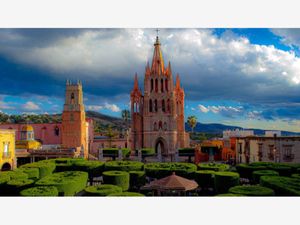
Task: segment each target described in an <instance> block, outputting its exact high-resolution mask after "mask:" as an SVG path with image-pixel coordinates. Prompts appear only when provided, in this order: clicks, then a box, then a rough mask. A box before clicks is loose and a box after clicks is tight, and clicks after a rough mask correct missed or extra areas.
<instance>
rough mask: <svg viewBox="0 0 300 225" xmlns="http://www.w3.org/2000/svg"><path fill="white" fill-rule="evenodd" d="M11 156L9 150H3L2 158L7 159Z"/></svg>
mask: <svg viewBox="0 0 300 225" xmlns="http://www.w3.org/2000/svg"><path fill="white" fill-rule="evenodd" d="M9 158H11V152H3V154H2V159H9Z"/></svg>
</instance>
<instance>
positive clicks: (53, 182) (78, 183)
mask: <svg viewBox="0 0 300 225" xmlns="http://www.w3.org/2000/svg"><path fill="white" fill-rule="evenodd" d="M87 180H88V173H86V172H82V171H65V172H59V173H53V174H52V175H50V176H47V177H44V178H42V179H41V180H39V181H37V182H36V185H40V186H55V187H56V188H57V190H58V192H59V194H60V195H64V196H73V195H75V194H76V193H78V192H80V191H82V190H83V189H84V188H85V187H86V183H87Z"/></svg>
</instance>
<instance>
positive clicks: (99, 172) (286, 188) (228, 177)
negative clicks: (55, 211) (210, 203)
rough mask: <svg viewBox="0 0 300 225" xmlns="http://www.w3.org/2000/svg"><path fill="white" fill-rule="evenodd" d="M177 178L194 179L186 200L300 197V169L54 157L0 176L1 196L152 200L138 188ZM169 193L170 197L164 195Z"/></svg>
mask: <svg viewBox="0 0 300 225" xmlns="http://www.w3.org/2000/svg"><path fill="white" fill-rule="evenodd" d="M174 173H175V174H176V175H177V176H181V177H183V178H186V179H189V180H194V181H196V182H197V184H198V188H196V189H195V190H193V191H192V192H188V193H187V195H190V196H299V195H300V164H287V163H270V162H259V163H250V164H239V165H237V166H236V167H230V166H229V165H226V164H218V163H200V164H198V165H195V164H193V163H179V162H164V163H158V162H155V163H142V162H137V161H127V160H124V161H108V162H100V161H88V160H84V159H70V158H59V159H50V160H42V161H39V162H34V163H29V164H25V165H23V166H20V167H19V168H18V169H16V170H14V171H6V172H0V195H1V196H32V197H34V196H102V197H103V196H119V197H125V196H132V197H133V196H145V195H147V196H155V193H154V192H149V191H148V192H145V191H143V188H142V187H144V186H145V185H146V186H147V184H149V183H150V182H151V181H154V180H157V179H161V178H165V177H167V176H169V175H172V174H174ZM169 193H172V192H169Z"/></svg>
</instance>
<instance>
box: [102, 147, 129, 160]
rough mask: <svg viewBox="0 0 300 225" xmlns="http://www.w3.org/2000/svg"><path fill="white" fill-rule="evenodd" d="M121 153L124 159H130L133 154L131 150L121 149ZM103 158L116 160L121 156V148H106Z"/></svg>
mask: <svg viewBox="0 0 300 225" xmlns="http://www.w3.org/2000/svg"><path fill="white" fill-rule="evenodd" d="M121 151H122V155H123V157H128V156H129V155H130V152H131V151H130V149H129V148H121ZM103 156H104V157H113V158H116V157H118V156H119V148H105V149H103Z"/></svg>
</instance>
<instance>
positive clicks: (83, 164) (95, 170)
mask: <svg viewBox="0 0 300 225" xmlns="http://www.w3.org/2000/svg"><path fill="white" fill-rule="evenodd" d="M72 167H73V169H72V170H75V171H84V172H87V173H88V174H89V178H90V179H92V178H93V177H98V176H101V175H102V172H103V170H104V162H100V161H88V160H77V161H73V165H72Z"/></svg>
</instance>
